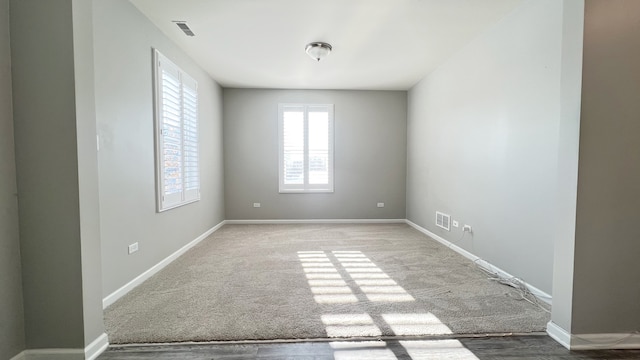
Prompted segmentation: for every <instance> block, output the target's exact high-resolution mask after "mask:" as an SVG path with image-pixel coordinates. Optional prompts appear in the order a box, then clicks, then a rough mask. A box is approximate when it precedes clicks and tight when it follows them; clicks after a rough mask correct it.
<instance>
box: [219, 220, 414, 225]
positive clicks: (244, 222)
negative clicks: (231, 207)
mask: <svg viewBox="0 0 640 360" xmlns="http://www.w3.org/2000/svg"><path fill="white" fill-rule="evenodd" d="M405 222H406V220H405V219H287V220H279V219H267V220H259V219H256V220H225V224H229V225H262V224H404V223H405Z"/></svg>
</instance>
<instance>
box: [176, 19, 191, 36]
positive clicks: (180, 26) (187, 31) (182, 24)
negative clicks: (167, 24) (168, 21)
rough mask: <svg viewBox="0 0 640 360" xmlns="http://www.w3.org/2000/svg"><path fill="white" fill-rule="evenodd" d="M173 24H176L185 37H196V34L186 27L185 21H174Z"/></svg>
mask: <svg viewBox="0 0 640 360" xmlns="http://www.w3.org/2000/svg"><path fill="white" fill-rule="evenodd" d="M174 23H176V25H178V27H179V28H180V30H182V32H184V33H185V34H187V36H195V35H196V34H194V33H193V31H191V29H189V25H187V22H186V21H174Z"/></svg>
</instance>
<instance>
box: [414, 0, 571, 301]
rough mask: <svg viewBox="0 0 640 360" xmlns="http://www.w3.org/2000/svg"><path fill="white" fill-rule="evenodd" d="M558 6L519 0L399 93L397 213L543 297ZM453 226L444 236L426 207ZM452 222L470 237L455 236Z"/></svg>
mask: <svg viewBox="0 0 640 360" xmlns="http://www.w3.org/2000/svg"><path fill="white" fill-rule="evenodd" d="M561 39H562V2H559V1H555V0H544V1H529V2H526V3H525V4H524V5H523V6H521V7H519V8H518V9H517V10H516V11H515V12H514V13H512V14H510V15H509V16H507V17H506V18H504V19H503V20H502V21H501V22H499V23H498V24H497V25H496V26H494V27H493V28H491V29H490V30H489V31H487V32H485V33H484V34H482V35H481V36H479V37H478V38H477V39H475V40H474V41H473V42H472V43H470V44H468V45H467V46H466V47H465V48H463V49H462V50H461V51H459V52H458V53H457V54H456V55H455V56H453V57H452V58H451V59H449V60H448V61H447V62H446V63H444V64H443V65H442V66H440V67H439V68H438V69H437V70H436V71H435V72H433V73H432V74H430V75H429V76H428V77H427V78H425V79H424V80H422V81H421V82H420V83H418V84H417V85H416V86H415V87H414V88H412V89H411V90H410V91H409V100H408V102H409V106H408V107H409V110H408V176H407V218H408V219H409V220H411V221H413V222H415V223H417V224H418V225H420V226H423V227H425V228H427V229H428V230H430V231H431V232H433V233H436V234H437V235H440V236H442V237H443V238H445V239H447V240H449V241H452V242H453V243H455V244H456V245H458V246H461V247H462V248H464V249H466V250H468V251H470V252H471V253H473V254H475V255H477V256H479V257H481V258H483V259H485V260H487V261H489V262H490V263H492V264H494V265H496V266H498V267H500V268H502V269H503V270H505V271H507V272H509V273H511V274H513V275H515V276H517V277H520V278H522V279H523V280H525V281H527V282H528V283H530V284H532V285H534V286H536V287H538V288H539V289H541V290H543V291H545V292H547V293H551V285H552V275H553V245H554V231H555V226H556V224H555V217H556V215H557V214H556V206H555V204H556V200H555V198H556V190H557V189H556V185H557V179H558V169H557V166H558V149H559V128H560V68H561ZM436 210H439V211H443V212H445V213H448V214H451V215H452V218H453V219H456V220H459V221H460V222H461V226H460V228H458V229H453V230H452V231H451V232H446V231H443V230H441V229H440V228H437V227H436V226H435V225H434V220H435V211H436ZM462 224H470V225H472V226H473V236H468V235H467V236H465V237H464V238H463V239H462V240H461V241H459V239H460V237H461V236H462V232H461V228H462Z"/></svg>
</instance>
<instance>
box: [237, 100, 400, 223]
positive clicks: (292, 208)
mask: <svg viewBox="0 0 640 360" xmlns="http://www.w3.org/2000/svg"><path fill="white" fill-rule="evenodd" d="M279 103H320V104H334V105H335V114H334V116H335V130H334V134H335V148H334V149H335V156H334V159H335V160H334V161H335V167H334V169H335V191H334V193H331V194H280V193H278V111H277V110H278V104H279ZM406 104H407V94H406V92H404V91H331V90H256V89H225V90H224V144H225V145H224V149H225V195H226V215H227V219H234V220H235V219H404V218H405V207H406V205H405V194H406V192H405V179H406V121H407V116H406V106H407V105H406ZM254 202H259V203H261V205H262V207H261V208H253V206H252V205H253V203H254ZM378 202H384V203H385V207H384V208H377V207H376V203H378Z"/></svg>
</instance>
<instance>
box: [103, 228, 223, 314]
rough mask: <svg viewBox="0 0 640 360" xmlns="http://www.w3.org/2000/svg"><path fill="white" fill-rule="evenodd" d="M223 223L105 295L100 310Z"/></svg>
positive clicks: (162, 267)
mask: <svg viewBox="0 0 640 360" xmlns="http://www.w3.org/2000/svg"><path fill="white" fill-rule="evenodd" d="M225 223H226V221H224V220H223V221H221V222H220V223H219V224H218V225H216V226H214V227H212V228H211V229H209V230H207V231H205V232H204V233H203V234H202V235H200V236H198V237H197V238H195V239H194V240H192V241H191V242H189V243H188V244H187V245H185V246H183V247H181V248H180V249H178V250H177V251H176V252H174V253H173V254H171V255H169V256H167V257H166V258H164V259H163V260H162V261H160V262H159V263H157V264H155V265H154V266H152V267H151V268H150V269H148V270H147V271H145V272H143V273H142V274H140V275H138V276H137V277H136V278H134V279H133V280H131V281H129V282H128V283H126V284H125V285H124V286H122V287H121V288H119V289H118V290H116V291H114V292H112V293H111V294H109V295H107V296H106V297H105V298H104V299H102V308H103V309H106V308H107V307H108V306H109V305H111V304H113V303H114V302H116V301H117V300H118V299H120V298H121V297H123V296H124V295H126V294H127V293H128V292H129V291H131V290H133V289H134V288H135V287H136V286H138V285H140V284H142V283H143V282H144V281H145V280H147V279H149V278H150V277H152V276H153V275H155V274H156V273H157V272H158V271H160V270H162V269H164V268H165V267H166V266H167V265H169V264H170V263H171V262H173V261H174V260H175V259H177V258H178V257H179V256H180V255H182V254H184V253H185V252H187V250H189V249H191V248H192V247H194V246H196V245H197V244H198V243H199V242H200V241H202V240H204V239H206V238H207V237H208V236H209V235H211V234H213V233H214V232H216V231H217V230H218V229H220V228H221V227H222V226H223V225H224V224H225Z"/></svg>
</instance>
